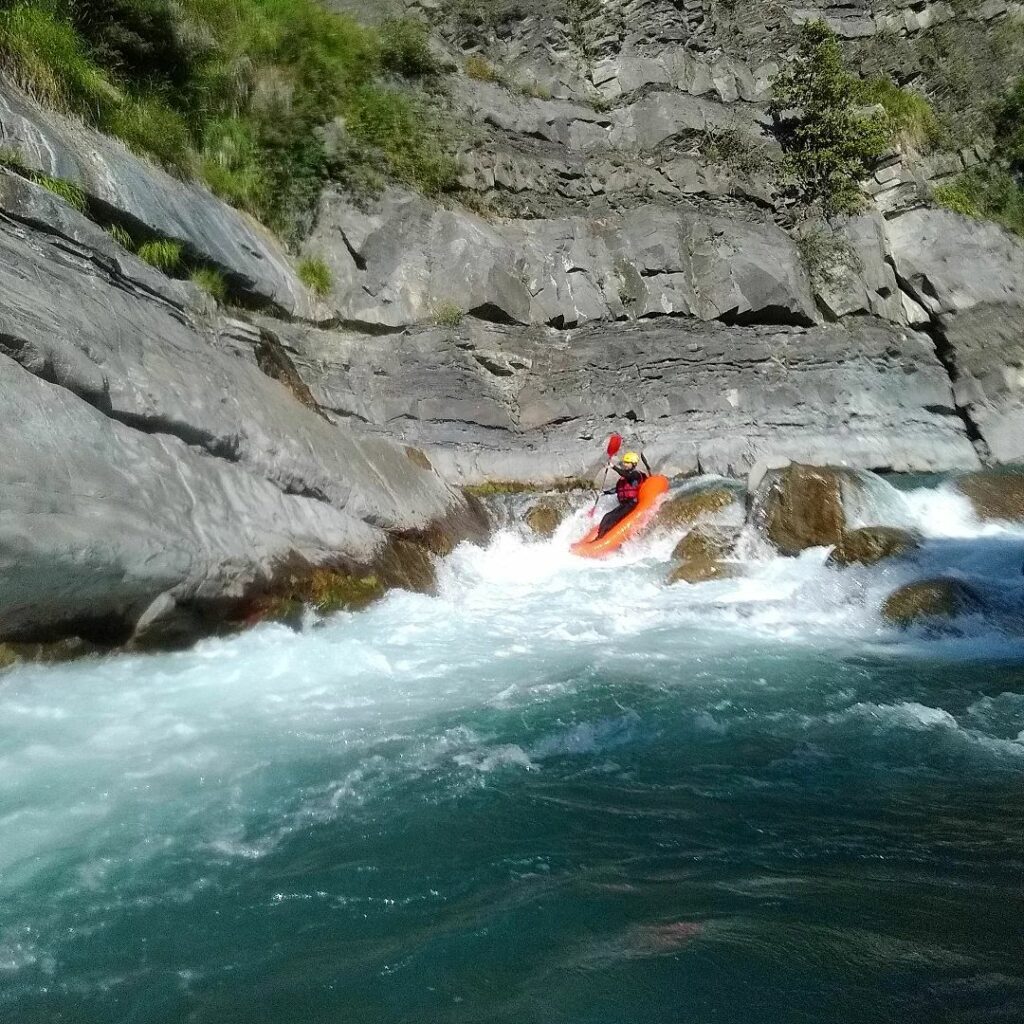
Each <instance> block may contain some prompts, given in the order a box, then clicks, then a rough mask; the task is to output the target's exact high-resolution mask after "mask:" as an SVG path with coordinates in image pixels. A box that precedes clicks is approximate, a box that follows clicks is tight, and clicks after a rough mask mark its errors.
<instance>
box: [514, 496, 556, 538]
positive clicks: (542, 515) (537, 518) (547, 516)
mask: <svg viewBox="0 0 1024 1024" xmlns="http://www.w3.org/2000/svg"><path fill="white" fill-rule="evenodd" d="M564 518H565V506H564V504H561V503H558V502H555V501H552V500H550V499H543V500H541V501H538V502H537V504H536V505H532V506H531V507H530V508H529V509H528V510H527V512H526V515H525V516H523V521H524V522H525V523H526V525H527V526H528V527H529V528H530V530H531V531H532V532H533V533H534V534H535V535H536V536H538V537H544V538H548V537H553V536H554V533H555V530H557V529H558V527H559V526H561V525H562V520H563V519H564Z"/></svg>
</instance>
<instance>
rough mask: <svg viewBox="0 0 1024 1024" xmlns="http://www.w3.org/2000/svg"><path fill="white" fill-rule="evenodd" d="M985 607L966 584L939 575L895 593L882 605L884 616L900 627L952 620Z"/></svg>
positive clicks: (909, 585) (909, 584)
mask: <svg viewBox="0 0 1024 1024" xmlns="http://www.w3.org/2000/svg"><path fill="white" fill-rule="evenodd" d="M980 607H981V598H980V597H979V596H978V594H977V593H976V592H975V591H974V590H973V589H972V588H971V587H969V586H968V585H967V584H966V583H963V582H961V581H960V580H955V579H950V578H948V577H945V576H939V577H936V578H935V579H930V580H918V581H916V582H914V583H908V584H907V585H906V586H903V587H900V588H899V590H896V591H894V592H893V593H891V594H890V595H889V596H888V597H887V598H886V600H885V604H883V605H882V617H883V618H885V619H887V620H888V621H889V622H891V623H893V624H894V625H897V626H910V625H912V624H913V623H915V622H920V621H922V620H925V619H934V618H945V619H949V618H952V617H953V616H954V615H960V614H963V613H964V612H970V611H976V610H977V609H979V608H980Z"/></svg>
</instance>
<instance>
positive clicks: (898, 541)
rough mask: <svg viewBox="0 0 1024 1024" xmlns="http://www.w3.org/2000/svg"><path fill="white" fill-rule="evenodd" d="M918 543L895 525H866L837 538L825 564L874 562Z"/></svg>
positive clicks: (902, 553) (893, 555)
mask: <svg viewBox="0 0 1024 1024" xmlns="http://www.w3.org/2000/svg"><path fill="white" fill-rule="evenodd" d="M920 546H921V542H920V539H919V538H918V537H917V536H915V535H914V534H913V533H911V532H910V531H909V530H901V529H899V528H898V527H895V526H865V527H862V528H861V529H859V530H850V531H849V532H848V533H844V534H843V535H842V536H841V537H840V538H839V543H838V544H837V545H836V546H835V549H834V550H833V551H832V554H830V555H829V556H828V564H829V565H834V566H847V565H874V564H875V563H876V562H880V561H881V560H882V559H883V558H895V557H898V556H899V555H905V554H906V553H907V552H908V551H914V550H915V549H917V548H918V547H920Z"/></svg>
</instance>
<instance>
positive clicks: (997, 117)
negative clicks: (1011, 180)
mask: <svg viewBox="0 0 1024 1024" xmlns="http://www.w3.org/2000/svg"><path fill="white" fill-rule="evenodd" d="M992 122H993V126H994V129H995V132H994V134H995V138H996V143H997V145H998V146H999V149H1000V151H1001V155H1002V157H1003V159H1004V160H1005V161H1006V163H1007V165H1008V166H1009V168H1010V171H1011V172H1012V173H1013V174H1015V175H1017V177H1018V179H1024V75H1022V76H1021V77H1020V78H1018V79H1017V81H1016V83H1015V84H1014V86H1013V87H1012V88H1011V89H1010V91H1009V92H1008V93H1007V94H1006V96H1005V97H1004V98H1003V99H1002V101H1001V102H999V103H997V104H996V105H995V108H994V110H993V117H992Z"/></svg>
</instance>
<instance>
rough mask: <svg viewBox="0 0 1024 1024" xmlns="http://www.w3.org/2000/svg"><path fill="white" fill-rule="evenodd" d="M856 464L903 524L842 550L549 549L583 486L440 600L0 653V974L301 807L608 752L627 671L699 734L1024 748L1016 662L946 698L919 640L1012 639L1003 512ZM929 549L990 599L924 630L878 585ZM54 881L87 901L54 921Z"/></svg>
mask: <svg viewBox="0 0 1024 1024" xmlns="http://www.w3.org/2000/svg"><path fill="white" fill-rule="evenodd" d="M878 487H879V490H878V499H877V504H875V505H874V506H873V507H872V508H867V509H864V510H862V511H861V513H860V514H861V517H862V518H863V519H864V520H865V522H870V521H872V518H874V520H875V521H884V522H885V523H887V524H896V525H907V526H912V527H914V528H916V529H918V530H920V531H921V532H922V533H923V534H924V535H925V537H926V538H927V540H926V543H925V545H924V547H923V548H922V550H921V551H920V552H918V553H917V554H916V555H915V556H914V557H913V558H910V559H907V560H902V561H894V562H892V563H891V564H888V565H880V566H876V567H873V568H870V569H848V570H844V571H838V570H833V569H830V568H827V567H826V566H825V565H824V561H825V558H826V556H827V551H826V550H824V549H821V550H812V551H808V552H805V553H804V554H803V555H802V556H801V557H799V558H795V559H783V558H776V557H773V556H772V555H771V554H770V553H769V552H768V551H766V550H764V549H762V548H760V547H759V545H758V544H757V542H756V541H755V540H753V539H752V538H747V539H746V540H745V555H746V556H747V560H746V562H745V574H744V575H743V576H742V577H741V578H739V579H732V580H723V581H719V582H712V583H707V584H702V585H699V586H688V585H684V584H680V585H676V586H672V587H669V586H667V585H665V583H664V582H663V581H664V578H665V575H666V572H667V559H668V556H669V553H670V552H671V549H672V547H673V546H674V544H675V543H676V541H677V540H678V535H675V536H654V537H650V538H647V539H645V540H642V541H639V542H637V543H635V544H633V545H631V546H629V547H628V548H627V549H626V550H624V551H623V552H622V553H621V554H619V555H617V556H615V557H613V558H611V559H609V560H607V561H605V562H602V563H594V562H590V561H584V560H580V559H577V558H574V557H573V556H572V555H570V554H569V553H568V550H567V545H568V541H569V540H570V539H572V538H573V537H575V536H577V535H578V534H580V533H582V532H583V525H584V523H583V518H582V516H583V513H582V512H580V513H578V514H577V515H576V516H575V517H572V518H571V519H570V520H569V521H568V522H566V523H565V524H563V526H562V527H561V529H560V530H559V532H558V535H557V536H556V537H555V538H554V539H553V540H552V541H550V542H532V541H530V540H527V539H525V538H524V536H523V535H521V534H520V533H519V532H517V531H515V530H513V529H507V530H504V531H503V532H501V533H499V534H498V535H497V536H496V537H495V538H494V540H493V541H492V542H491V544H490V545H489V546H488V547H487V548H486V549H484V550H482V549H479V548H475V547H472V546H468V545H465V546H463V547H461V548H459V549H458V550H457V551H456V552H455V553H454V554H453V555H452V556H451V557H450V558H449V559H448V560H447V561H446V562H445V563H444V565H443V566H442V568H441V593H440V596H438V597H436V598H434V597H426V596H420V595H412V594H406V593H395V594H392V595H390V596H389V597H388V598H387V599H386V600H385V601H383V602H381V603H380V604H378V605H377V606H375V607H373V608H371V609H369V610H368V611H365V612H361V613H358V614H342V615H338V616H336V617H334V618H332V619H331V620H329V621H327V622H325V623H322V624H318V625H316V626H315V627H314V628H310V629H308V630H307V631H305V632H303V633H301V634H296V633H294V632H292V631H290V630H288V629H286V628H284V627H278V626H263V627H260V628H258V629H255V630H252V631H251V632H249V633H246V634H245V635H242V636H238V637H234V638H231V639H226V640H210V641H207V642H204V643H202V644H200V645H199V646H198V647H197V648H196V649H194V650H192V651H189V652H186V653H181V654H174V655H166V656H158V657H116V658H108V659H100V660H90V661H86V662H81V663H77V664H73V665H70V666H67V667H61V668H38V667H29V668H20V669H18V670H17V671H14V672H11V673H8V674H6V675H4V676H2V677H0V902H7V903H8V904H9V907H13V908H14V909H13V910H9V912H8V913H6V914H4V913H3V912H0V987H2V982H3V978H4V976H5V974H6V975H7V976H9V977H15V976H18V977H25V978H29V979H36V978H39V979H42V980H41V981H38V982H37V981H26V985H27V988H26V989H25V992H29V991H34V990H33V989H32V986H33V985H37V984H38V985H45V983H46V978H48V977H49V978H51V979H53V978H56V977H57V976H59V975H61V973H62V970H61V968H60V963H61V960H60V958H61V952H60V950H61V949H62V948H63V944H64V943H67V942H69V941H72V942H73V941H79V940H85V939H88V938H89V937H90V936H92V935H95V934H96V933H97V931H102V929H103V928H104V927H105V924H104V921H105V914H106V915H109V914H110V913H112V912H113V909H112V908H118V912H119V913H127V912H128V911H127V910H125V907H126V906H129V905H130V906H132V907H136V909H137V910H138V907H141V906H143V905H150V904H147V903H146V901H151V903H152V901H157V902H164V903H166V902H168V901H169V902H171V903H173V902H175V901H177V902H180V903H182V904H188V903H191V902H192V901H194V900H197V899H198V898H199V897H200V895H201V894H202V893H204V891H205V890H206V889H207V888H208V887H210V886H211V885H214V882H213V879H215V878H217V877H218V876H219V873H220V872H222V871H224V870H226V869H227V868H229V867H230V865H232V864H234V863H244V862H258V861H260V860H261V859H263V858H266V857H268V856H270V855H271V854H273V853H274V852H275V851H278V850H281V849H283V848H284V847H285V846H286V845H287V844H288V843H289V842H293V841H294V840H295V839H296V837H303V836H311V835H314V834H316V830H317V829H318V828H322V827H327V826H340V825H344V826H345V827H350V826H351V827H358V826H360V823H362V824H363V825H365V827H370V826H371V825H373V827H378V826H376V825H374V824H373V823H375V822H378V821H379V815H380V814H381V813H382V808H387V807H389V806H395V805H404V804H406V803H407V802H409V801H413V802H414V803H415V802H416V801H417V800H421V799H426V797H420V796H416V794H417V793H418V792H419V790H418V788H417V787H419V786H421V785H429V786H430V787H432V788H431V790H430V792H432V793H433V794H434V795H433V796H430V797H429V799H432V800H440V799H443V800H445V801H448V800H453V799H459V794H461V793H466V792H470V791H472V790H474V789H477V788H479V787H481V786H487V785H488V780H489V779H490V778H492V777H494V776H495V773H499V774H502V773H525V774H532V773H541V774H542V775H543V773H544V772H545V771H548V770H549V766H551V765H554V764H561V763H563V762H564V761H565V759H566V758H569V759H570V760H571V759H573V758H578V759H579V760H580V761H581V763H583V762H585V763H586V764H588V765H589V766H590V769H589V770H593V771H597V772H601V771H603V770H605V769H603V768H602V765H608V766H611V767H609V768H608V769H607V770H609V771H610V770H613V768H614V765H615V763H616V760H615V759H616V758H617V757H618V756H619V755H620V753H622V752H625V751H627V750H629V751H632V750H636V749H641V750H642V749H643V747H644V745H645V744H657V742H658V739H659V736H662V734H663V733H665V731H666V729H668V728H669V726H668V725H666V722H665V721H664V720H661V719H658V718H657V716H653V719H654V720H652V715H651V714H649V713H648V712H647V711H645V710H644V708H643V707H641V708H640V710H638V709H637V707H634V706H633V705H634V703H637V704H643V703H644V700H645V699H646V698H644V699H641V698H639V697H637V693H638V692H643V691H645V690H646V691H649V692H650V693H651V694H652V697H651V699H652V700H655V699H656V700H661V699H662V696H659V695H668V697H666V698H665V699H675V698H674V697H672V694H673V693H685V695H686V696H685V698H683V699H682V700H681V703H680V706H679V709H678V712H677V714H678V716H679V721H680V722H681V723H682V725H683V726H685V728H686V729H687V730H689V732H688V733H687V735H689V736H690V737H691V738H694V739H692V742H694V743H695V744H696V743H697V742H698V739H699V740H700V742H705V741H706V742H708V743H712V744H716V743H719V742H722V741H723V739H727V738H729V737H736V738H737V742H740V741H741V740H742V738H743V737H745V736H749V735H753V734H754V732H756V731H758V730H761V731H763V730H768V731H770V732H772V733H773V734H777V735H781V736H784V737H790V738H792V739H793V742H798V741H799V742H811V743H814V744H820V745H822V746H823V748H824V749H828V748H829V746H830V745H832V744H838V743H840V742H841V743H843V744H845V745H846V746H848V747H850V748H851V749H852V750H854V751H862V752H863V751H874V750H875V748H876V746H877V745H878V744H881V747H882V748H885V750H884V751H883V752H882V753H877V754H876V753H872V754H871V757H883V758H884V757H890V756H894V755H891V753H889V752H888V751H890V750H891V749H897V750H901V751H904V752H906V751H907V750H911V751H914V754H913V756H914V758H915V759H916V761H915V763H919V764H920V765H921V766H927V765H929V764H931V765H940V766H941V767H942V769H943V770H946V769H947V768H948V766H949V765H950V764H951V763H952V764H954V765H959V766H965V765H966V766H967V767H968V768H969V769H970V770H977V771H980V772H982V773H987V772H992V771H1019V770H1021V769H1024V696H1022V695H1021V692H1020V688H1019V687H1016V689H1015V690H1012V689H1011V688H1010V687H1009V686H1008V687H1007V692H1001V688H1000V687H999V686H998V685H995V686H991V685H990V686H988V687H987V689H986V690H985V692H984V693H983V694H976V695H975V696H974V697H972V698H970V699H969V700H968V701H967V702H966V703H965V704H964V705H963V706H956V707H952V705H950V706H941V705H939V704H932V703H929V698H928V690H927V673H928V672H930V671H931V669H930V668H929V666H931V665H934V664H936V663H938V664H942V665H945V666H950V665H956V664H960V665H962V666H963V669H962V670H963V672H964V674H965V676H967V677H969V676H970V674H971V673H972V672H973V671H974V666H977V665H979V664H981V663H985V664H986V665H989V666H992V665H995V666H998V665H1000V664H1007V665H1009V664H1022V663H1024V639H1022V635H1024V631H1022V629H1021V609H1022V607H1024V576H1022V574H1021V566H1022V564H1024V531H1022V530H1021V529H1020V528H1018V527H1011V526H1008V525H998V524H982V523H980V522H978V521H977V520H976V518H975V517H974V516H973V514H972V512H971V509H970V507H969V505H968V503H967V502H966V500H964V499H962V498H961V497H959V496H958V495H957V494H956V493H955V492H954V491H952V490H951V489H950V488H947V487H940V488H938V489H936V490H918V491H913V492H908V493H900V492H897V491H895V490H894V489H892V488H891V487H889V486H888V485H884V484H879V485H878ZM940 573H941V574H943V575H953V576H957V577H960V578H963V579H965V580H969V581H970V582H971V584H972V586H974V587H975V588H976V589H978V590H979V591H980V592H982V593H983V595H984V596H985V598H986V603H987V605H988V611H987V612H986V614H985V615H984V616H974V617H966V618H963V619H960V620H957V621H956V622H955V623H953V624H951V625H950V626H949V627H948V628H945V629H943V630H941V631H935V630H927V629H919V630H914V631H910V632H903V631H898V630H895V629H893V628H891V627H889V626H887V625H886V624H885V623H884V622H883V621H882V619H881V618H880V615H879V608H880V606H881V603H882V601H883V600H884V597H885V596H886V595H887V594H888V593H890V592H891V591H892V590H893V589H895V588H896V587H897V586H899V585H900V584H902V583H904V582H906V581H908V580H911V579H914V578H922V577H927V576H931V575H936V574H940ZM850 659H852V661H850ZM858 659H859V660H860V661H861V662H864V663H865V664H868V665H870V664H871V663H872V661H873V660H876V661H880V662H884V663H885V664H886V665H887V666H889V668H888V669H887V671H890V672H891V670H892V666H893V665H894V664H895V665H897V666H898V665H900V664H904V665H905V666H906V672H907V673H908V674H909V675H914V674H915V673H917V675H916V676H915V678H918V677H919V678H918V682H917V683H915V685H914V686H913V687H907V688H906V691H905V692H904V691H903V690H901V687H900V686H899V685H898V683H897V682H886V683H885V685H884V686H883V685H880V684H879V685H877V686H876V685H875V684H874V683H872V684H871V685H870V686H868V687H867V688H866V690H865V691H864V692H861V691H860V690H859V689H858V686H859V680H860V679H861V678H862V677H864V678H868V676H869V675H870V671H871V670H870V669H866V670H862V669H859V668H852V669H843V672H842V673H839V674H837V675H836V677H835V678H834V679H829V678H828V676H827V673H828V669H827V666H828V665H830V664H837V663H841V662H843V661H844V660H846V661H850V663H851V664H854V663H856V662H857V661H858ZM791 664H792V665H794V666H796V667H794V668H789V667H787V666H789V665H791ZM808 666H810V667H808ZM997 671H998V669H997ZM823 673H824V674H823ZM843 673H846V674H845V675H844V674H843ZM922 673H924V674H923V675H922ZM609 680H613V681H615V682H614V685H612V686H611V687H610V688H609V686H608V681H609ZM872 687H874V688H872ZM637 688H640V690H638V689H637ZM599 690H600V696H597V694H598V691H599ZM911 691H912V692H911ZM871 698H874V699H871ZM946 703H947V705H949V702H948V701H947V702H946ZM950 707H952V710H951V709H950ZM588 709H592V711H591V710H588ZM517 722H521V725H517V724H516V723H517ZM681 727H682V726H681ZM919 736H923V737H926V739H925V740H921V741H919V740H918V739H917V738H916V737H919ZM880 749H881V748H880ZM857 756H860V755H857ZM282 775H283V776H284V778H282ZM439 792H440V793H443V797H442V796H439V795H437V794H438V793H439ZM380 827H383V826H380ZM175 865H190V867H189V868H188V869H187V870H182V871H180V872H179V871H177V870H172V868H173V867H174V866H175ZM147 872H149V873H150V874H151V875H152V876H153V877H158V878H164V879H165V881H164V882H163V883H161V884H162V888H161V889H160V890H159V892H156V891H151V890H149V889H147V888H146V886H145V885H142V886H141V890H139V891H136V890H137V889H138V886H137V885H134V886H133V885H130V886H128V889H127V890H125V889H124V888H123V885H124V884H126V880H128V879H138V878H140V877H142V878H145V877H147ZM169 878H173V879H174V881H173V882H170V881H167V879H169ZM295 886H296V888H295V891H294V893H292V895H293V896H295V897H296V898H298V897H299V896H300V895H302V893H303V892H304V890H303V889H302V886H301V882H300V880H299V879H296V881H295ZM90 894H92V895H91V896H90ZM274 898H275V899H281V900H286V899H289V898H291V897H290V896H289V892H288V891H286V890H285V889H282V891H281V892H279V893H277V894H275V897H274ZM302 898H309V897H308V893H307V894H305V895H302ZM423 898H424V899H428V900H429V899H430V898H431V897H429V894H427V895H424V897H423ZM66 900H71V901H81V900H85V902H86V903H87V904H88V905H89V907H90V909H89V910H88V911H87V912H83V913H82V914H80V915H78V916H76V917H74V919H73V920H71V919H66V915H67V909H66V906H65V901H66ZM126 900H127V901H128V903H127V904H126V903H125V902H124V901H126ZM11 901H13V902H11ZM131 901H141V903H139V904H138V905H137V906H136V904H135V903H132V902H131ZM139 912H140V913H141V911H139ZM105 983H109V984H111V985H113V984H114V982H113V981H112V980H111V978H107V981H106V982H105ZM24 998H26V999H27V998H29V997H28V996H25V997H24ZM0 1005H2V1004H0Z"/></svg>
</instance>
